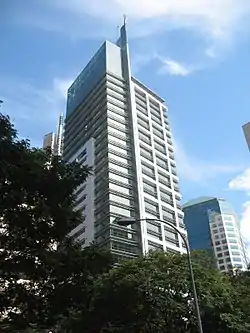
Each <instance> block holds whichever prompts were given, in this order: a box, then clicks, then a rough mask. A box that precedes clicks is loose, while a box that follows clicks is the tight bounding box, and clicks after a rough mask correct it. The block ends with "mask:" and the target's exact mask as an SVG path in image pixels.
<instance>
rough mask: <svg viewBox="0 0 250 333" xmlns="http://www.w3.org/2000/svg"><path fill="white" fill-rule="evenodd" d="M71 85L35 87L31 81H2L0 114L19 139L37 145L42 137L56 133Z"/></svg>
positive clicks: (67, 82)
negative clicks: (14, 130)
mask: <svg viewBox="0 0 250 333" xmlns="http://www.w3.org/2000/svg"><path fill="white" fill-rule="evenodd" d="M71 82H72V80H70V79H68V78H66V79H61V78H55V79H54V80H53V81H52V83H51V85H50V86H46V87H38V86H36V85H35V84H34V83H33V82H31V81H30V82H24V81H23V80H22V81H21V80H17V79H14V78H3V79H2V80H1V81H0V91H1V99H2V100H3V101H4V104H3V107H2V108H1V112H4V113H6V114H8V115H9V116H10V117H11V120H12V121H14V122H15V124H16V126H17V128H18V130H19V132H20V135H21V137H28V138H30V139H31V141H32V144H34V145H39V144H41V142H42V139H43V135H44V134H46V133H48V132H50V131H54V130H55V129H56V125H57V119H58V116H59V115H60V114H61V113H62V112H63V113H64V111H65V105H66V104H65V102H66V91H67V88H68V87H69V85H70V84H71Z"/></svg>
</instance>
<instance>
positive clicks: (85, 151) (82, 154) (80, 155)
mask: <svg viewBox="0 0 250 333" xmlns="http://www.w3.org/2000/svg"><path fill="white" fill-rule="evenodd" d="M86 153H87V149H86V148H85V149H83V151H82V152H81V153H80V154H79V155H78V156H77V159H78V160H80V159H81V158H82V157H84V156H85V155H86Z"/></svg>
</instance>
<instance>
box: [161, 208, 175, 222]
mask: <svg viewBox="0 0 250 333" xmlns="http://www.w3.org/2000/svg"><path fill="white" fill-rule="evenodd" d="M162 214H163V220H175V213H174V212H173V211H171V210H169V209H168V208H166V207H162Z"/></svg>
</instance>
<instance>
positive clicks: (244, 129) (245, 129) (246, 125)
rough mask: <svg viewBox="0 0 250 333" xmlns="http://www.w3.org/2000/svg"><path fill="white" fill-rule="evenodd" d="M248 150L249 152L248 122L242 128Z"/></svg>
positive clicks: (249, 134) (249, 127)
mask: <svg viewBox="0 0 250 333" xmlns="http://www.w3.org/2000/svg"><path fill="white" fill-rule="evenodd" d="M242 129H243V132H244V135H245V139H246V142H247V146H248V149H249V150H250V122H249V123H246V124H245V125H243V126H242Z"/></svg>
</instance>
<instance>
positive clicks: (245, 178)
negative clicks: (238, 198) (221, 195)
mask: <svg viewBox="0 0 250 333" xmlns="http://www.w3.org/2000/svg"><path fill="white" fill-rule="evenodd" d="M229 188H230V189H231V190H238V191H245V192H247V193H248V194H249V195H250V168H248V169H246V170H245V171H244V172H243V173H242V174H240V175H238V176H237V177H235V178H234V179H232V180H231V181H230V183H229ZM249 223H250V222H249ZM249 226H250V224H249Z"/></svg>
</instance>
